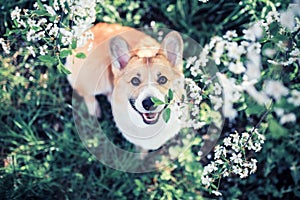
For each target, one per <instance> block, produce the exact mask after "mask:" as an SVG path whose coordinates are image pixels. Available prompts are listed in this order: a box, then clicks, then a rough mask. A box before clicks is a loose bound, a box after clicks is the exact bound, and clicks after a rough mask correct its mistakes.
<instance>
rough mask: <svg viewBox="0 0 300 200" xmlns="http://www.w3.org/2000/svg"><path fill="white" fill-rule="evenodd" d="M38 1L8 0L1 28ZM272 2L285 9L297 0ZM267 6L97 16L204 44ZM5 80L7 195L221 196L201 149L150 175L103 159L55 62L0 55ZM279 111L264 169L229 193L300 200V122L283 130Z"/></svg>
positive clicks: (0, 181) (130, 8)
mask: <svg viewBox="0 0 300 200" xmlns="http://www.w3.org/2000/svg"><path fill="white" fill-rule="evenodd" d="M50 2H51V1H50ZM33 3H34V1H27V0H20V1H13V2H12V1H4V0H0V5H1V8H0V10H1V12H0V33H1V35H4V34H5V33H7V32H8V31H9V30H10V28H11V26H12V22H11V21H10V14H9V13H10V11H11V10H12V9H13V8H14V7H15V6H19V7H20V8H31V7H32V5H33ZM273 3H274V5H276V7H277V8H278V9H284V8H286V7H287V5H288V3H289V2H288V1H273ZM50 4H51V3H50ZM268 6H269V4H268V1H267V0H261V1H259V0H252V1H243V2H242V3H240V2H239V1H225V0H221V1H210V2H208V3H206V4H203V3H201V2H197V1H187V0H177V1H149V0H147V1H104V2H103V3H102V4H101V6H99V7H98V11H99V14H98V15H97V21H99V22H100V21H104V22H108V23H120V24H123V25H126V26H132V27H137V28H140V27H142V26H150V24H151V22H152V24H153V21H154V22H155V26H156V27H167V28H170V29H175V30H178V31H180V32H182V33H185V34H188V35H189V36H190V37H192V38H193V39H195V40H196V41H198V42H199V43H200V44H202V45H204V44H206V43H207V42H208V41H209V39H210V38H211V37H212V36H214V35H222V34H224V33H225V32H226V30H231V29H236V30H238V31H241V30H242V29H243V28H244V27H245V25H246V24H247V23H249V22H250V21H254V20H256V19H259V18H260V17H261V16H263V15H264V12H267V11H268V9H269V8H268ZM19 42H20V43H21V44H18V46H20V48H24V44H22V41H21V40H20V41H19ZM22 46H23V47H22ZM18 52H20V51H18ZM21 52H22V51H21ZM298 75H299V74H298ZM296 84H298V85H299V83H296ZM0 86H1V90H0V101H1V103H0V118H1V121H0V199H203V198H204V199H205V198H215V197H214V196H211V195H210V194H209V193H207V191H206V190H205V188H203V186H202V185H201V178H200V175H199V170H200V171H201V170H202V168H203V167H202V166H203V165H205V164H206V163H207V162H208V161H209V159H210V157H207V158H205V159H203V160H201V161H199V160H198V159H197V155H196V154H195V152H194V151H193V148H191V149H190V150H188V151H187V152H186V154H185V156H184V158H182V159H180V160H177V161H176V162H175V163H174V164H173V165H171V166H170V167H169V168H166V169H164V170H162V171H155V172H151V173H145V174H130V173H125V172H120V171H117V170H114V169H111V168H109V167H106V166H105V165H103V164H101V163H100V162H99V161H98V160H97V159H96V158H95V157H93V156H92V155H91V154H90V153H89V152H88V151H87V150H86V148H85V147H84V146H83V144H82V143H81V140H80V138H79V136H78V134H77V132H76V128H75V125H74V121H73V118H72V109H71V104H72V103H71V98H72V89H71V88H70V86H69V84H68V82H67V80H66V77H65V75H64V74H62V73H60V72H59V71H58V69H57V68H56V65H55V64H49V63H44V62H42V61H40V60H38V59H36V58H33V57H32V56H30V55H28V54H26V53H24V52H23V53H19V54H18V53H16V54H14V55H12V56H11V57H6V56H4V54H3V53H0ZM99 101H101V102H102V103H101V105H103V109H104V112H105V113H107V114H106V115H105V117H104V119H103V121H102V122H101V125H102V126H103V127H104V128H103V129H105V130H107V133H108V134H110V137H112V138H114V140H116V142H119V143H123V145H125V146H126V145H127V146H128V148H131V145H130V144H127V143H126V142H125V141H124V140H123V139H122V138H121V137H120V134H119V133H118V132H117V129H116V128H115V126H114V124H112V123H111V121H112V115H111V111H110V106H109V105H108V103H107V102H106V101H105V99H103V98H102V97H99ZM253 108H254V109H253V110H251V111H249V112H251V118H248V117H249V116H247V115H244V114H241V115H239V116H238V120H237V122H236V123H235V122H232V123H229V122H226V123H225V126H224V129H223V132H222V137H225V136H226V134H228V132H230V131H232V130H233V129H234V130H243V129H244V127H246V126H249V125H251V126H253V125H255V122H256V121H257V119H258V118H259V116H260V113H259V112H258V111H257V110H259V109H260V108H257V109H256V110H255V107H253ZM274 118H275V115H274V114H273V113H271V114H270V115H269V116H268V117H267V119H266V120H265V122H264V123H262V128H264V127H265V129H266V143H265V144H264V147H263V150H262V152H260V153H259V154H257V155H256V156H257V159H258V165H259V166H258V171H257V172H256V173H255V174H253V175H251V176H250V177H248V178H246V179H240V178H239V177H235V176H232V177H229V178H228V179H224V180H222V182H221V185H220V190H221V191H222V193H223V197H224V198H225V199H235V198H237V199H295V198H300V184H299V180H300V174H299V172H300V170H299V168H300V165H299V156H298V155H299V153H300V152H299V146H300V141H299V139H300V137H299V136H300V132H299V120H298V121H297V123H296V124H294V125H293V126H291V125H288V126H285V127H283V126H281V125H279V124H278V123H277V122H276V121H275V120H274ZM251 120H252V121H251ZM253 120H254V121H253ZM255 120H256V121H255ZM249 123H250V124H249ZM222 137H221V138H222Z"/></svg>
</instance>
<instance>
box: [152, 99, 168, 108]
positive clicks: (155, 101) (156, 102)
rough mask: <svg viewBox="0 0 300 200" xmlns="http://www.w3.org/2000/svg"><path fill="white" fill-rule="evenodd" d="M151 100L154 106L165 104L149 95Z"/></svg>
mask: <svg viewBox="0 0 300 200" xmlns="http://www.w3.org/2000/svg"><path fill="white" fill-rule="evenodd" d="M151 101H152V102H153V103H154V106H160V105H164V104H165V103H164V102H163V101H162V100H160V99H158V98H156V97H151Z"/></svg>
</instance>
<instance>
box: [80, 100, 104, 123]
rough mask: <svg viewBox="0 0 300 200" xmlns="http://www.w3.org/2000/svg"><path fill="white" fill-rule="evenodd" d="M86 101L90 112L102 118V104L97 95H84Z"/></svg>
mask: <svg viewBox="0 0 300 200" xmlns="http://www.w3.org/2000/svg"><path fill="white" fill-rule="evenodd" d="M84 101H85V103H86V106H87V109H88V111H89V114H90V115H92V116H95V117H97V118H101V115H102V113H101V109H100V105H99V103H98V101H97V99H96V98H95V96H90V95H89V96H84Z"/></svg>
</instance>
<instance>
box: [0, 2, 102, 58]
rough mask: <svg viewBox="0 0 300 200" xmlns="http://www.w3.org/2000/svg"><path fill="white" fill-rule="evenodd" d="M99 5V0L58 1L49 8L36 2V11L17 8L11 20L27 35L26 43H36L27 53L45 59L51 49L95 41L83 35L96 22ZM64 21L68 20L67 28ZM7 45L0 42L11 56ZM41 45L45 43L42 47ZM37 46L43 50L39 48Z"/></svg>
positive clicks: (87, 33) (86, 34)
mask: <svg viewBox="0 0 300 200" xmlns="http://www.w3.org/2000/svg"><path fill="white" fill-rule="evenodd" d="M97 3H98V1H96V0H92V1H87V0H76V1H73V0H54V2H53V4H52V6H49V5H47V4H42V3H41V2H40V3H38V2H36V3H35V4H34V10H27V9H23V10H21V9H20V8H18V7H16V8H15V9H14V10H13V11H12V12H11V19H12V20H13V21H15V25H16V27H17V28H19V29H24V30H25V31H26V32H27V33H26V40H27V42H29V43H32V45H31V46H28V47H27V49H28V51H29V53H31V55H33V56H34V57H35V55H36V54H40V55H45V54H46V53H47V51H48V50H49V49H50V48H51V49H55V50H56V51H59V50H60V49H61V46H68V45H71V44H72V42H73V41H77V43H78V44H77V45H78V46H81V45H84V44H85V43H86V41H87V40H89V39H91V40H92V39H93V34H92V33H91V32H86V33H85V34H83V33H84V32H85V31H86V30H87V29H88V28H90V27H91V26H92V24H93V23H94V22H95V20H96V4H97ZM37 13H38V14H37ZM64 19H67V22H66V24H64ZM3 41H4V40H3V39H2V38H0V42H1V45H2V48H3V49H4V51H5V52H6V53H9V46H8V45H7V43H4V42H3ZM37 42H38V43H37ZM40 42H42V43H44V45H43V46H42V47H40V45H41V44H40ZM51 43H52V47H50V46H51ZM36 44H38V46H39V47H36V48H35V46H36ZM37 51H39V52H37Z"/></svg>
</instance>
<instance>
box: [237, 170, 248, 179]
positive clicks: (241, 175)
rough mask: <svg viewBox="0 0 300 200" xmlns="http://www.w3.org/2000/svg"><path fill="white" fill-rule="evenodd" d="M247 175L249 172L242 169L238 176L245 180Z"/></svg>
mask: <svg viewBox="0 0 300 200" xmlns="http://www.w3.org/2000/svg"><path fill="white" fill-rule="evenodd" d="M248 174H249V170H248V169H247V168H244V169H243V170H242V172H241V173H240V174H239V175H240V178H246V177H247V176H248Z"/></svg>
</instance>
